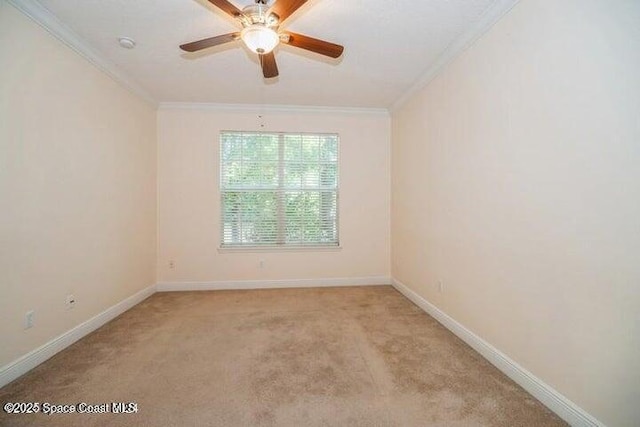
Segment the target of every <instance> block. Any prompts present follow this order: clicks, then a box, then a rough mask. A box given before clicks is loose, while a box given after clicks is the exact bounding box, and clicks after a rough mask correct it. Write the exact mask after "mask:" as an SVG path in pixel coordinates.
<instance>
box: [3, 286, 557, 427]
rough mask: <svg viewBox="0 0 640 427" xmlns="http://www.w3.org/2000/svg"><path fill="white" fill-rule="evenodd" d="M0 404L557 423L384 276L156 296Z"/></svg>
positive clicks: (399, 421) (227, 421) (210, 420)
mask: <svg viewBox="0 0 640 427" xmlns="http://www.w3.org/2000/svg"><path fill="white" fill-rule="evenodd" d="M0 401H1V402H2V403H3V404H4V403H5V402H16V401H29V402H48V403H55V404H76V403H79V402H86V403H90V404H100V403H106V402H136V403H137V407H138V412H137V413H136V414H112V413H107V414H95V415H88V414H70V415H50V416H45V415H42V414H38V415H7V414H6V413H4V412H1V413H0V425H3V426H4V425H8V426H14V425H15V426H22V425H39V426H50V425H56V426H75V425H82V426H120V425H122V426H134V425H135V426H554V425H565V424H564V423H563V422H562V421H561V420H560V419H559V418H558V417H556V416H555V415H554V414H553V413H551V412H550V411H549V410H547V409H546V408H545V407H544V406H543V405H542V404H541V403H539V402H538V401H536V400H535V399H534V398H533V397H531V396H530V395H529V394H527V393H526V392H525V391H524V390H522V389H521V388H520V387H519V386H517V385H516V384H515V383H513V382H512V381H511V380H509V379H508V378H507V377H506V376H504V375H503V374H502V373H500V372H499V371H498V370H497V369H495V368H494V367H493V366H492V365H490V364H489V363H488V362H487V361H485V360H484V359H483V358H482V357H481V356H480V355H478V354H477V353H476V352H475V351H473V350H472V349H471V348H470V347H468V346H467V345H466V344H464V343H463V342H462V341H460V340H459V339H457V338H456V337H455V336H454V335H452V334H451V333H450V332H448V331H447V330H446V329H445V328H444V327H442V326H441V325H440V324H438V323H437V322H436V321H435V320H434V319H433V318H431V317H429V316H428V315H426V314H425V313H424V312H422V311H421V310H420V309H419V308H418V307H416V306H415V305H413V304H412V303H411V302H410V301H408V300H407V299H405V298H404V297H403V296H402V295H401V294H399V293H398V292H397V291H395V290H394V289H393V288H391V287H389V286H376V287H357V288H355V287H354V288H321V289H320V288H314V289H279V290H275V289H274V290H254V291H216V292H180V293H159V294H155V295H153V296H152V297H150V298H149V299H147V300H146V301H144V302H143V303H141V304H139V305H138V306H136V307H134V308H133V309H131V310H130V311H128V312H127V313H125V314H123V315H122V316H120V317H118V318H117V319H115V320H114V321H112V322H110V323H109V324H107V325H105V326H104V327H102V328H101V329H99V330H98V331H96V332H94V333H93V334H91V335H89V336H87V337H86V338H84V339H82V340H81V341H79V342H78V343H76V344H75V345H73V346H71V347H69V348H68V349H66V350H65V351H63V352H61V353H60V354H58V355H57V356H55V357H54V358H52V359H50V360H49V361H47V362H46V363H44V364H42V365H40V366H39V367H38V368H36V369H34V370H33V371H31V372H30V373H28V374H27V375H25V376H23V377H22V378H19V379H18V380H16V381H14V382H13V383H11V384H9V385H7V386H6V387H4V388H2V389H0Z"/></svg>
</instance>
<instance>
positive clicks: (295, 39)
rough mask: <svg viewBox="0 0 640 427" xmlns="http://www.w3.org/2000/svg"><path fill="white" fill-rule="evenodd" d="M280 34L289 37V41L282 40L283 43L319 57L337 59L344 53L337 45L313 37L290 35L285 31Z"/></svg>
mask: <svg viewBox="0 0 640 427" xmlns="http://www.w3.org/2000/svg"><path fill="white" fill-rule="evenodd" d="M282 34H286V35H288V36H289V40H287V39H286V38H283V40H282V42H283V43H287V44H290V45H291V46H295V47H299V48H301V49H306V50H310V51H311V52H316V53H319V54H320V55H325V56H329V57H331V58H338V57H339V56H340V55H342V52H343V51H344V47H343V46H340V45H339V44H335V43H329V42H326V41H324V40H319V39H314V38H313V37H309V36H305V35H303V34H297V33H292V32H290V31H285V32H283V33H282Z"/></svg>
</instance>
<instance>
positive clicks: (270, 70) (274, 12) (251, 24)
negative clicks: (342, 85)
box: [180, 0, 344, 78]
mask: <svg viewBox="0 0 640 427" xmlns="http://www.w3.org/2000/svg"><path fill="white" fill-rule="evenodd" d="M209 2H210V3H211V4H213V5H214V6H217V7H219V8H220V9H222V10H223V11H224V12H226V13H228V14H229V15H231V16H232V17H233V18H234V19H236V20H238V21H239V22H240V24H241V25H242V31H238V32H235V33H229V34H222V35H220V36H216V37H210V38H207V39H203V40H198V41H195V42H191V43H186V44H183V45H181V46H180V49H182V50H184V51H186V52H196V51H199V50H202V49H206V48H209V47H212V46H218V45H221V44H224V43H229V42H233V41H236V40H242V41H243V42H244V43H245V45H247V47H248V48H249V49H250V50H251V51H253V52H255V53H257V54H258V57H259V59H260V65H261V66H262V74H263V75H264V77H265V78H272V77H276V76H278V66H277V65H276V58H275V56H274V54H273V49H274V48H275V47H276V46H277V45H278V43H286V44H288V45H291V46H295V47H299V48H301V49H306V50H310V51H311V52H316V53H319V54H321V55H325V56H329V57H331V58H338V57H339V56H340V55H342V51H343V50H344V47H342V46H340V45H337V44H334V43H329V42H326V41H324V40H318V39H314V38H313V37H309V36H305V35H303V34H297V33H293V32H291V31H281V30H280V24H282V22H284V20H285V19H287V18H288V17H289V16H290V15H291V14H292V13H293V12H295V11H296V10H298V8H300V6H302V5H303V4H305V3H306V2H307V0H276V1H275V3H273V5H271V6H269V5H268V4H267V2H268V0H255V4H252V5H249V6H247V7H245V8H243V9H242V10H240V9H238V8H237V7H235V6H234V5H233V4H231V3H230V2H229V1H227V0H209Z"/></svg>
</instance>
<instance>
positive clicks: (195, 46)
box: [180, 33, 240, 52]
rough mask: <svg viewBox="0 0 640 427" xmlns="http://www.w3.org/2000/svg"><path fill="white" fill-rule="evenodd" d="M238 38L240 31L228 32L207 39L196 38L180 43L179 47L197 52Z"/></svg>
mask: <svg viewBox="0 0 640 427" xmlns="http://www.w3.org/2000/svg"><path fill="white" fill-rule="evenodd" d="M239 38H240V33H229V34H223V35H221V36H215V37H209V38H208V39H202V40H198V41H196V42H191V43H187V44H183V45H180V49H182V50H184V51H187V52H197V51H199V50H202V49H206V48H208V47H213V46H218V45H220V44H224V43H229V42H232V41H235V40H238V39H239Z"/></svg>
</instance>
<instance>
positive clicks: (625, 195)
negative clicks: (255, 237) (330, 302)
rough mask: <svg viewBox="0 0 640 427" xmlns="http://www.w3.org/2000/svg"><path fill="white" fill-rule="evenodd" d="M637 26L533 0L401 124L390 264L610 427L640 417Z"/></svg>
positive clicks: (410, 108) (575, 4)
mask: <svg viewBox="0 0 640 427" xmlns="http://www.w3.org/2000/svg"><path fill="white" fill-rule="evenodd" d="M639 22H640V2H637V1H622V0H616V1H611V0H607V1H605V0H600V1H597V0H588V1H585V0H565V1H560V2H558V1H553V0H522V1H521V2H520V3H519V4H518V5H517V6H516V7H515V8H514V9H513V10H512V11H511V12H510V13H509V14H508V15H507V16H506V17H505V18H504V19H503V20H501V21H500V22H499V23H498V24H497V25H496V26H495V27H494V28H492V29H491V30H490V31H489V32H488V33H487V34H485V36H484V37H483V38H482V39H480V40H479V41H478V42H477V43H476V44H475V45H474V46H473V47H472V48H470V49H469V50H468V51H467V52H466V53H464V54H463V55H462V56H461V57H459V58H458V59H457V60H455V62H453V63H452V64H450V65H449V66H448V68H447V69H446V70H445V71H444V72H443V73H442V74H441V75H440V76H439V77H438V78H436V79H435V80H434V81H432V82H431V83H430V84H429V85H428V86H427V87H426V88H424V89H422V90H420V91H418V92H417V93H416V94H415V96H413V98H412V99H411V100H410V101H409V103H407V104H406V105H404V106H403V108H401V109H400V110H399V111H397V112H395V113H394V114H393V117H392V128H393V129H392V141H393V142H392V195H393V199H392V235H393V240H392V275H393V276H394V277H395V278H396V279H398V280H399V281H401V282H403V283H404V284H405V285H407V286H409V287H410V288H412V289H413V290H415V291H416V292H418V293H419V294H420V295H422V296H423V297H425V298H426V299H427V300H429V301H431V302H433V303H434V304H436V305H437V306H438V307H439V308H440V309H442V310H443V311H445V312H446V313H448V314H449V315H451V316H452V317H453V318H455V319H456V320H458V321H459V322H460V323H462V324H463V325H465V326H466V327H468V328H469V329H471V330H472V331H473V332H475V333H476V334H478V335H479V336H481V337H482V338H484V339H485V340H486V341H488V342H489V343H491V344H493V345H494V346H495V347H497V348H498V349H500V350H501V351H503V352H504V353H506V354H507V355H508V356H509V357H511V358H512V359H514V360H515V361H517V362H518V363H520V364H521V365H522V366H523V367H525V368H526V369H528V370H530V371H531V372H532V373H533V374H535V375H536V376H538V377H539V378H541V379H542V380H543V381H545V382H547V383H548V384H550V385H551V386H552V387H554V388H555V389H556V390H558V391H559V392H561V393H562V394H564V395H565V396H567V397H568V398H569V399H571V400H573V401H574V402H575V403H577V404H578V405H579V406H581V407H582V408H584V409H585V410H587V411H588V412H589V413H591V414H592V415H594V416H595V417H597V418H598V419H600V420H601V421H603V422H604V423H606V424H608V425H611V426H632V425H635V426H637V425H639V423H640V406H639V405H638V402H640V386H639V384H640V319H639V317H638V316H639V314H638V313H640V78H639V76H640V25H638V23H639ZM438 280H442V281H443V284H444V291H443V292H442V293H439V292H438V290H437V282H438Z"/></svg>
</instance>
